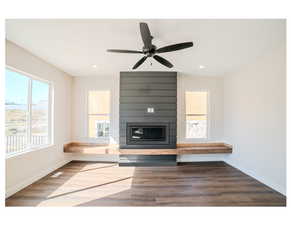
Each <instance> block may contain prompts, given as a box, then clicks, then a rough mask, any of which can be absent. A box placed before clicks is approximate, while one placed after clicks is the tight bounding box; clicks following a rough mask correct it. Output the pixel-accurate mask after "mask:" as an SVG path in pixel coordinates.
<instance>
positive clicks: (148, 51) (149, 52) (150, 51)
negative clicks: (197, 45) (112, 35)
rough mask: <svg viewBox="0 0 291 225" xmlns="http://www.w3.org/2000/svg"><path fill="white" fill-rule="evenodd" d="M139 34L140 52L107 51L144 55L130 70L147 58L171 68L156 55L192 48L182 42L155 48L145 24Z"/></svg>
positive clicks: (190, 44) (170, 64) (109, 50)
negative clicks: (141, 45)
mask: <svg viewBox="0 0 291 225" xmlns="http://www.w3.org/2000/svg"><path fill="white" fill-rule="evenodd" d="M139 27H140V33H141V37H142V41H143V44H144V46H143V48H142V51H135V50H123V49H108V50H107V51H108V52H114V53H131V54H144V56H143V57H142V58H141V59H140V60H139V61H137V63H136V64H135V65H134V66H133V67H132V69H133V70H134V69H137V68H138V67H139V66H140V65H141V64H143V63H144V61H145V60H146V59H147V58H149V57H153V58H154V59H155V60H156V61H158V62H159V63H161V64H162V65H164V66H166V67H168V68H172V67H173V64H172V63H170V62H169V61H168V60H166V59H165V58H163V57H161V56H159V55H157V53H165V52H173V51H178V50H181V49H184V48H190V47H192V46H193V42H184V43H179V44H174V45H168V46H165V47H162V48H157V47H156V46H155V45H153V44H152V40H153V36H152V35H151V32H150V29H149V27H148V25H147V24H146V23H140V24H139Z"/></svg>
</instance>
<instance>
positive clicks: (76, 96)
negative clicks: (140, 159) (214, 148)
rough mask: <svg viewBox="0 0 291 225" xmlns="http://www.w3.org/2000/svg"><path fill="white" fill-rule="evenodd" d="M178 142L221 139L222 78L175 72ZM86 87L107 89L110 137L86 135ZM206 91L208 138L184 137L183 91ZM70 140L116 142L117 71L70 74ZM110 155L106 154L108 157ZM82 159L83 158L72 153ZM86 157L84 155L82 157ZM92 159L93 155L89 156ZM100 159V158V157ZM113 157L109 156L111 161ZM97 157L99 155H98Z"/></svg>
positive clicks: (210, 157) (185, 158) (209, 157)
mask: <svg viewBox="0 0 291 225" xmlns="http://www.w3.org/2000/svg"><path fill="white" fill-rule="evenodd" d="M177 85H178V93H177V98H178V99H177V104H178V112H177V116H178V119H177V120H178V126H177V129H178V130H177V133H178V135H177V136H178V137H177V138H178V139H177V142H178V143H185V142H205V141H209V142H210V141H223V116H224V115H223V79H222V78H217V77H200V76H193V75H186V74H183V73H178V84H177ZM89 90H110V91H111V125H112V126H111V130H110V139H109V140H104V139H103V140H102V139H99V140H98V139H90V138H88V134H87V130H88V129H87V124H88V122H87V109H88V107H87V95H88V91H89ZM201 90H206V91H209V94H210V98H209V99H210V104H209V119H210V124H209V127H210V129H209V135H210V137H209V139H208V140H201V139H199V140H194V139H191V140H189V139H186V138H185V129H186V128H185V120H184V119H185V104H184V103H185V91H201ZM73 141H81V142H100V143H103V142H110V143H117V144H118V143H119V73H117V74H115V75H112V76H96V77H92V76H88V77H74V80H73ZM223 157H224V155H207V156H201V157H198V156H194V155H193V156H182V157H180V158H179V159H178V160H179V161H196V160H197V161H205V160H206V161H208V160H223ZM109 158H110V157H109ZM74 159H78V160H84V157H81V156H74ZM86 159H88V157H86ZM90 159H91V160H96V157H90ZM103 159H104V158H102V160H103ZM114 159H115V158H110V160H114ZM100 160H101V158H100Z"/></svg>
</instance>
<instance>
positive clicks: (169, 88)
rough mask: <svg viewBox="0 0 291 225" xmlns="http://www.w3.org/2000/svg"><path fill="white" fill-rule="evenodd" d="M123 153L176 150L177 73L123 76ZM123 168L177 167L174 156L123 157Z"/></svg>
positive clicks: (121, 90)
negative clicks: (145, 150) (132, 166)
mask: <svg viewBox="0 0 291 225" xmlns="http://www.w3.org/2000/svg"><path fill="white" fill-rule="evenodd" d="M119 100H120V108H119V116H120V117H119V120H120V124H119V136H120V139H119V145H120V148H121V149H162V148H163V149H166V148H167V149H169V148H173V149H174V148H176V136H177V129H176V128H177V72H121V73H120V99H119ZM119 164H120V165H137V166H138V165H169V164H176V156H174V155H152V156H142V155H138V156H136V155H135V156H133V155H120V160H119Z"/></svg>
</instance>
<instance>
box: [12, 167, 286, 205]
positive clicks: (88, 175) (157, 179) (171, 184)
mask: <svg viewBox="0 0 291 225" xmlns="http://www.w3.org/2000/svg"><path fill="white" fill-rule="evenodd" d="M285 205H286V198H285V196H283V195H281V194H279V193H277V192H275V191H274V190H272V189H270V188H269V187H267V186H265V185H263V184H262V183H260V182H258V181H256V180H255V179H253V178H251V177H249V176H247V175H245V174H244V173H242V172H240V171H239V170H237V169H235V168H233V167H231V166H229V165H227V164H225V163H224V162H205V163H192V164H182V165H180V166H177V167H118V165H117V164H113V163H112V164H108V163H106V164H104V163H103V164H102V163H88V162H71V163H69V164H67V165H65V166H63V167H62V168H60V169H58V170H56V171H54V172H53V173H51V174H49V175H48V176H46V177H44V178H43V179H41V180H39V181H37V182H35V183H34V184H32V185H30V186H28V187H27V188H25V189H23V190H22V191H20V192H18V193H16V194H15V195H13V196H11V197H10V198H8V199H7V200H6V206H285Z"/></svg>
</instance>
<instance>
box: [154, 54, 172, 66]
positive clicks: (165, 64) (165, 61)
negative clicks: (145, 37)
mask: <svg viewBox="0 0 291 225" xmlns="http://www.w3.org/2000/svg"><path fill="white" fill-rule="evenodd" d="M153 57H154V59H155V60H157V61H158V62H159V63H161V64H163V65H164V66H166V67H169V68H172V67H173V65H172V63H170V62H169V61H168V60H166V59H164V58H163V57H161V56H158V55H154V56H153Z"/></svg>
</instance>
